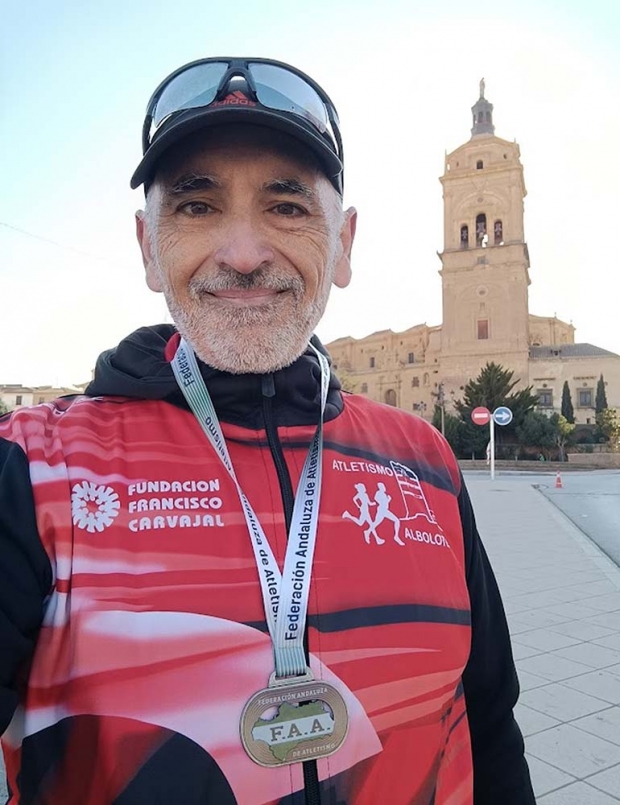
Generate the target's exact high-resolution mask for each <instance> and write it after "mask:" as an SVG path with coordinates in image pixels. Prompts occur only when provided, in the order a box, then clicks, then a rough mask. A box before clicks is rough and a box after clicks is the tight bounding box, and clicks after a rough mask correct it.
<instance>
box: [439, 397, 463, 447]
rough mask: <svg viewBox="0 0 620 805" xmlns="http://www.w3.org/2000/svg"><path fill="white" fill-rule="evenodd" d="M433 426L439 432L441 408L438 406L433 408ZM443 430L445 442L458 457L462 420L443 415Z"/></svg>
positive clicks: (450, 415) (461, 444) (461, 443)
mask: <svg viewBox="0 0 620 805" xmlns="http://www.w3.org/2000/svg"><path fill="white" fill-rule="evenodd" d="M433 425H434V426H435V427H436V428H437V430H438V431H440V432H441V406H439V405H436V406H435V412H434V414H433ZM444 428H445V434H444V435H445V437H446V441H447V442H448V444H449V445H450V447H451V448H452V450H453V451H454V453H455V454H456V455H457V456H458V455H460V454H461V452H462V450H463V438H462V436H463V434H462V431H463V420H462V419H461V418H460V417H458V416H454V415H453V414H448V413H446V414H445V415H444Z"/></svg>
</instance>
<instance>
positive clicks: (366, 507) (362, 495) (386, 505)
mask: <svg viewBox="0 0 620 805" xmlns="http://www.w3.org/2000/svg"><path fill="white" fill-rule="evenodd" d="M355 489H356V490H357V492H356V494H355V497H354V498H353V503H355V505H356V506H357V508H358V509H359V517H355V516H354V515H352V514H351V513H350V512H348V511H345V512H344V513H343V515H342V517H343V519H345V520H351V521H353V522H354V523H355V524H356V525H359V526H363V525H367V526H368V528H367V529H365V531H364V539H365V540H366V542H367V543H368V544H369V545H370V535H371V534H372V535H373V537H374V538H375V542H376V543H377V545H383V543H384V542H385V540H384V539H382V538H381V537H380V536H379V535H378V534H377V526H379V525H380V524H381V523H382V522H383V521H384V520H391V521H392V522H393V523H394V541H395V542H397V543H398V544H399V545H404V544H405V543H404V542H403V541H402V540H401V538H400V536H399V532H400V519H399V518H398V517H397V516H396V515H395V514H394V512H392V511H390V502H391V500H392V497H391V496H390V495H388V493H387V490H386V488H385V484H384V483H379V484H377V491H376V493H375V497H374V501H373V500H371V499H370V497H369V496H368V492H367V490H366V486H365V484H355ZM371 506H372V507H375V506H376V508H377V510H376V514H375V517H374V519H373V516H372V514H371V512H370V508H371Z"/></svg>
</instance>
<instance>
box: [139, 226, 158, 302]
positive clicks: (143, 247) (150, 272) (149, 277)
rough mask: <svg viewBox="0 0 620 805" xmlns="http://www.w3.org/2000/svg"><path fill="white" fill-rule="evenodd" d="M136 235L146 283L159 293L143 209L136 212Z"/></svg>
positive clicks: (155, 267)
mask: <svg viewBox="0 0 620 805" xmlns="http://www.w3.org/2000/svg"><path fill="white" fill-rule="evenodd" d="M136 237H137V238H138V243H139V245H140V251H141V252H142V262H143V263H144V270H145V277H146V284H147V285H148V287H149V288H150V289H151V291H155V292H156V293H161V292H162V290H163V288H162V286H161V278H160V272H159V270H158V269H157V264H156V262H155V260H154V259H153V250H152V247H151V237H150V233H149V225H148V219H147V216H146V213H145V212H144V210H138V211H137V212H136Z"/></svg>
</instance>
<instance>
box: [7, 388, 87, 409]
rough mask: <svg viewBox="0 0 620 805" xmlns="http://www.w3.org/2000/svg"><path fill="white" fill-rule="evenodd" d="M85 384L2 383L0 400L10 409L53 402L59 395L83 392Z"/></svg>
mask: <svg viewBox="0 0 620 805" xmlns="http://www.w3.org/2000/svg"><path fill="white" fill-rule="evenodd" d="M86 385H88V384H84V385H83V386H60V387H56V386H22V385H21V384H19V383H15V384H7V385H4V386H2V385H0V402H3V403H4V404H5V405H6V407H7V408H8V409H9V411H14V410H15V409H16V408H24V407H25V406H29V405H40V404H41V403H46V402H51V401H52V400H55V399H56V398H57V397H64V396H65V395H68V394H82V393H83V391H84V388H85V387H86Z"/></svg>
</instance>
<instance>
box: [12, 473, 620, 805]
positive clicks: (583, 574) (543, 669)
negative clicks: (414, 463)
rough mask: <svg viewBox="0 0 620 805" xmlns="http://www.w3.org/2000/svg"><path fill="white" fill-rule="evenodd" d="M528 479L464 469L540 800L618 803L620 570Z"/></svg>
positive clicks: (568, 804)
mask: <svg viewBox="0 0 620 805" xmlns="http://www.w3.org/2000/svg"><path fill="white" fill-rule="evenodd" d="M532 480H533V479H528V478H527V477H523V476H515V475H513V476H509V475H506V476H502V475H500V476H498V478H497V479H496V480H495V481H494V482H493V483H492V482H491V481H490V480H489V479H488V476H487V475H486V474H484V475H483V474H482V473H471V474H468V476H467V484H468V486H469V489H470V492H471V496H472V499H473V502H474V508H475V510H476V517H477V520H478V526H479V530H480V533H481V535H482V538H483V540H484V543H485V545H486V548H487V551H488V553H489V555H490V557H491V561H492V563H493V566H494V568H495V572H496V574H497V577H498V580H499V583H500V587H501V590H502V594H503V597H504V602H505V607H506V611H507V614H508V620H509V623H510V630H511V632H512V636H513V647H514V654H515V658H516V661H517V666H518V668H519V677H520V680H521V689H522V694H521V700H520V703H519V705H518V706H517V718H518V720H519V723H520V725H521V728H522V730H523V732H524V734H525V736H526V746H527V753H528V759H529V763H530V769H531V772H532V778H533V781H534V788H535V791H536V796H537V801H538V803H539V805H613V803H620V570H619V569H618V567H617V566H616V565H615V564H614V563H613V562H612V561H611V560H610V559H608V558H607V557H606V556H605V555H604V554H603V553H601V551H600V550H599V548H597V547H596V545H594V543H593V542H591V541H590V539H589V538H588V537H586V536H584V534H582V532H581V531H580V530H579V529H578V528H576V527H575V526H574V525H573V523H572V522H571V521H570V520H569V519H568V518H567V517H566V516H565V515H564V514H562V513H561V512H560V511H559V510H558V509H556V507H555V506H554V505H553V503H551V502H549V500H547V499H546V498H545V497H544V496H543V494H542V493H541V492H539V491H538V490H537V489H535V488H534V486H533V485H532V482H531V481H532ZM548 482H549V483H550V484H551V485H552V483H553V479H552V478H551V479H550V480H549V481H548ZM570 484H571V479H569V478H567V479H566V481H565V494H567V493H570ZM618 541H619V542H620V534H618ZM0 801H1V802H4V798H3V796H2V787H1V786H0ZM84 805H87V803H84ZM179 805H182V803H179ZM377 805H388V804H387V803H380V804H379V803H377ZM498 805H501V803H498Z"/></svg>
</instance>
